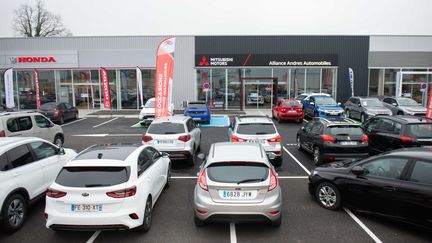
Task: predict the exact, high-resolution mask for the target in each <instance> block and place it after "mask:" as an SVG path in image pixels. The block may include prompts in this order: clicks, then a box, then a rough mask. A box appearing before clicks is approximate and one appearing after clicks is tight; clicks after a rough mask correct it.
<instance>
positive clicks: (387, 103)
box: [383, 98, 398, 115]
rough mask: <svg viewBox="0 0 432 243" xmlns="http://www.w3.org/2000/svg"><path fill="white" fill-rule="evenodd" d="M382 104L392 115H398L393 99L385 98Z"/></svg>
mask: <svg viewBox="0 0 432 243" xmlns="http://www.w3.org/2000/svg"><path fill="white" fill-rule="evenodd" d="M383 104H384V106H385V107H387V108H389V109H390V110H391V111H392V113H393V115H396V114H397V113H398V108H397V102H396V100H395V99H393V98H385V99H383Z"/></svg>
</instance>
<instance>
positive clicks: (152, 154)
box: [144, 147, 160, 161]
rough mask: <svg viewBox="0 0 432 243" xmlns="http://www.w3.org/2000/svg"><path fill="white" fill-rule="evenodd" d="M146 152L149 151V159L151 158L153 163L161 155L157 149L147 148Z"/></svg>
mask: <svg viewBox="0 0 432 243" xmlns="http://www.w3.org/2000/svg"><path fill="white" fill-rule="evenodd" d="M144 150H146V151H147V154H148V155H149V157H150V158H151V159H152V160H153V161H155V160H156V159H157V158H158V157H160V153H159V152H158V151H157V150H156V149H154V148H152V147H147V148H145V149H144Z"/></svg>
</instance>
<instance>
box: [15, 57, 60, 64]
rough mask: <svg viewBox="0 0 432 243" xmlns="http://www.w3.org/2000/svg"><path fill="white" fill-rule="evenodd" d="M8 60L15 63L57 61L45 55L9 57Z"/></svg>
mask: <svg viewBox="0 0 432 243" xmlns="http://www.w3.org/2000/svg"><path fill="white" fill-rule="evenodd" d="M9 62H10V63H12V64H15V63H40V62H57V61H56V59H55V58H54V57H53V56H46V57H31V56H30V57H10V58H9Z"/></svg>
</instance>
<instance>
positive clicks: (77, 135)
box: [72, 133, 108, 137]
mask: <svg viewBox="0 0 432 243" xmlns="http://www.w3.org/2000/svg"><path fill="white" fill-rule="evenodd" d="M72 136H73V137H106V136H108V133H102V134H76V135H72Z"/></svg>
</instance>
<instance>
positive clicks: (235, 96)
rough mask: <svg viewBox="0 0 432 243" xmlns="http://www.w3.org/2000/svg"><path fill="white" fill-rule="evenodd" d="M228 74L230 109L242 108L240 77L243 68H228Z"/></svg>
mask: <svg viewBox="0 0 432 243" xmlns="http://www.w3.org/2000/svg"><path fill="white" fill-rule="evenodd" d="M227 72H228V73H227V75H228V80H227V82H228V92H227V96H228V109H236V110H238V109H240V102H241V101H240V98H241V96H242V95H241V91H242V88H241V83H240V77H241V76H242V75H241V73H242V70H241V69H227Z"/></svg>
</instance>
